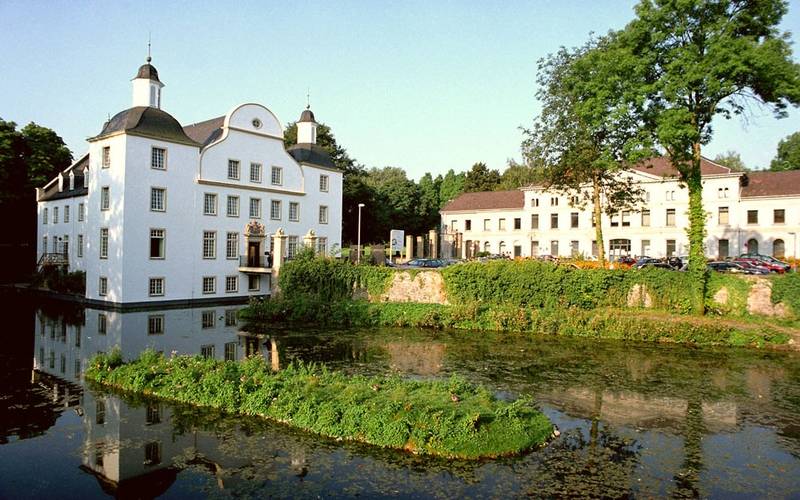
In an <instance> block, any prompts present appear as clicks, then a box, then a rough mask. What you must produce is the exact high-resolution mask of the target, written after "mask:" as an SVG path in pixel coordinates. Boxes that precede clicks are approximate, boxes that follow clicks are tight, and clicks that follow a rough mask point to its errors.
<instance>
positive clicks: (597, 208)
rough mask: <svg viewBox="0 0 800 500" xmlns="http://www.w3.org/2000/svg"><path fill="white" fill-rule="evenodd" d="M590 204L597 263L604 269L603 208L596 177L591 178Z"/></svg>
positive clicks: (598, 182)
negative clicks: (591, 206) (591, 205)
mask: <svg viewBox="0 0 800 500" xmlns="http://www.w3.org/2000/svg"><path fill="white" fill-rule="evenodd" d="M592 189H593V191H592V204H593V205H594V207H593V208H594V214H593V215H592V218H593V220H594V237H595V240H597V261H598V262H599V263H600V267H602V268H605V267H606V251H605V244H603V226H602V220H603V217H602V216H603V207H602V205H601V200H600V181H599V180H598V178H597V176H595V177H593V178H592Z"/></svg>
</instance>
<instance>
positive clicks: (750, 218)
mask: <svg viewBox="0 0 800 500" xmlns="http://www.w3.org/2000/svg"><path fill="white" fill-rule="evenodd" d="M747 223H748V224H758V210H748V211H747Z"/></svg>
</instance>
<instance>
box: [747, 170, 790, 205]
mask: <svg viewBox="0 0 800 500" xmlns="http://www.w3.org/2000/svg"><path fill="white" fill-rule="evenodd" d="M792 195H798V196H800V170H788V171H786V172H748V173H747V174H745V175H744V177H743V178H742V198H751V197H754V196H792Z"/></svg>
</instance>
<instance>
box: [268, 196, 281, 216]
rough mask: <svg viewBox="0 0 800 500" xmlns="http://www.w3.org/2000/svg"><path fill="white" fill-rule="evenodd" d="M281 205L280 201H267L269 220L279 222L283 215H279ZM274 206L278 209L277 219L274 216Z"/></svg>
mask: <svg viewBox="0 0 800 500" xmlns="http://www.w3.org/2000/svg"><path fill="white" fill-rule="evenodd" d="M276 203H277V205H276ZM281 205H282V204H281V200H270V201H269V218H270V220H281V216H282V215H283V214H282V213H281V212H283V207H282V206H281ZM276 206H277V207H278V210H277V217H276V216H275V212H276V210H275V207H276Z"/></svg>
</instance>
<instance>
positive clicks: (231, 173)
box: [228, 160, 239, 181]
mask: <svg viewBox="0 0 800 500" xmlns="http://www.w3.org/2000/svg"><path fill="white" fill-rule="evenodd" d="M228 179H234V180H237V181H238V180H239V160H228Z"/></svg>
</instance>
